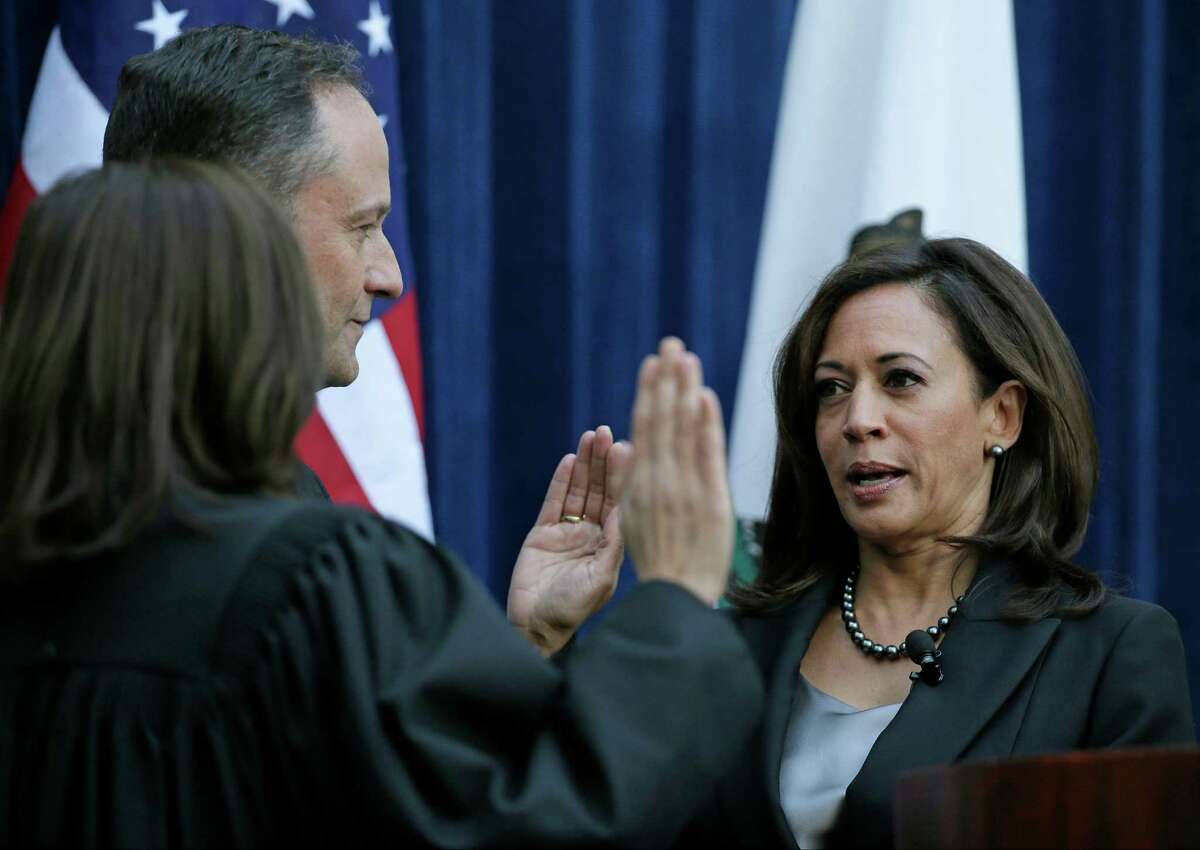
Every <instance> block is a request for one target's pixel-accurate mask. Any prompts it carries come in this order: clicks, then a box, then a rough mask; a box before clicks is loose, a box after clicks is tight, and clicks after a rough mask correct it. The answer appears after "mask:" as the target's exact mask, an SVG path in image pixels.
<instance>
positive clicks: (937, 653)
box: [904, 629, 946, 685]
mask: <svg viewBox="0 0 1200 850" xmlns="http://www.w3.org/2000/svg"><path fill="white" fill-rule="evenodd" d="M904 645H905V648H906V649H907V650H908V657H909V658H911V659H912V662H913V664H918V665H920V667H921V671H920V672H919V673H918V672H916V671H914V672H912V673H909V674H908V678H910V679H912V680H913V681H914V682H915V681H917V680H918V679H920V680H921V681H922V682H924V683H925V684H927V685H936V684H937V683H938V682H940V681H942V679H944V678H946V676H945V674H944V673H942V665H941V664H938V662H937V660H938V659H939V658H941V657H942V651H941V650H940V649H938V648H937V647H936V646H935V645H934V643H933V637H932V636H931V635H930V634H929V633H928V632H924V631H921V630H920V629H917V630H916V631H912V632H909V633H908V637H907V638H905V639H904Z"/></svg>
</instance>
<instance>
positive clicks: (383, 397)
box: [0, 0, 433, 538]
mask: <svg viewBox="0 0 1200 850" xmlns="http://www.w3.org/2000/svg"><path fill="white" fill-rule="evenodd" d="M391 17H392V13H391V3H390V0H324V2H322V0H224V2H222V0H92V2H87V0H62V3H61V4H60V12H59V21H58V25H57V26H56V27H55V28H54V30H53V32H52V33H51V36H50V41H49V44H48V45H47V47H46V54H45V57H44V58H43V60H42V66H41V70H40V72H39V75H38V80H37V86H36V88H35V90H34V95H33V101H32V104H31V106H30V110H29V114H28V116H27V118H26V124H25V133H24V137H23V139H22V145H21V161H20V163H19V164H18V167H17V169H16V171H15V173H14V174H13V178H12V182H11V184H10V186H9V190H8V195H7V198H6V200H5V202H4V207H3V210H2V212H0V281H3V279H4V274H5V273H6V272H7V268H8V263H9V259H10V257H11V254H12V248H13V243H14V242H15V240H16V235H17V231H18V228H19V226H20V220H21V216H22V215H23V214H24V211H25V209H26V207H28V205H29V204H30V202H31V201H32V200H33V199H34V198H35V197H36V196H37V195H38V194H39V193H40V192H44V191H46V189H48V188H49V187H50V186H52V185H53V184H54V183H55V181H57V180H58V179H59V178H61V177H63V176H64V175H67V174H69V173H72V172H76V171H79V170H81V169H85V168H90V167H94V166H97V165H99V164H100V157H101V148H102V142H103V138H104V127H105V124H106V123H107V121H108V113H109V110H110V109H111V107H112V102H113V97H114V95H115V93H116V86H117V76H118V74H119V72H120V70H121V66H122V65H124V63H125V61H126V60H127V59H128V58H129V57H130V56H133V55H136V54H139V53H146V52H149V51H151V50H156V49H158V48H159V47H161V46H162V45H164V44H165V43H166V42H167V41H169V40H170V39H172V38H174V37H175V36H177V35H179V34H180V33H181V32H183V31H184V30H186V29H190V28H192V27H204V26H209V25H211V24H217V23H238V24H245V25H247V26H252V27H257V28H263V29H276V30H280V31H282V32H287V33H291V34H296V35H300V34H305V35H312V36H314V37H318V38H323V39H337V40H339V41H344V42H349V43H350V44H353V45H354V46H355V47H356V48H358V50H359V52H360V53H361V54H362V57H363V60H362V61H363V69H364V72H365V77H366V80H367V83H368V84H369V86H370V100H371V104H372V106H374V107H375V111H376V113H377V114H378V115H379V121H380V123H381V124H382V126H383V130H384V133H385V135H386V136H387V140H388V146H389V148H390V152H391V182H392V214H391V215H390V216H389V217H388V219H387V222H386V224H385V231H386V232H387V236H388V238H389V240H390V241H391V243H392V246H393V247H394V248H395V250H396V257H397V259H398V260H399V262H400V268H401V271H402V272H403V275H404V281H405V288H406V291H405V294H404V295H403V297H401V298H400V299H399V300H398V301H387V300H382V299H377V300H376V302H375V309H374V313H373V316H372V321H371V322H370V323H369V324H368V325H367V328H366V333H365V334H364V335H363V338H362V341H361V342H360V343H359V346H358V360H359V365H360V371H359V377H358V380H356V381H355V382H354V383H353V384H352V385H351V386H349V387H340V388H333V389H327V390H324V391H322V392H321V393H319V394H318V396H317V411H316V412H315V413H314V414H313V416H312V418H311V419H310V420H309V422H308V423H307V424H306V425H305V427H304V429H303V430H302V431H301V433H300V436H299V438H298V440H297V443H296V448H297V451H298V453H299V455H300V457H301V458H302V459H303V460H304V461H305V462H306V463H308V465H309V466H311V467H312V468H313V469H315V470H316V472H317V474H318V475H319V476H320V478H321V480H322V481H323V482H324V484H325V486H326V488H327V489H328V490H329V492H330V494H331V495H332V496H333V498H334V500H336V501H339V502H348V503H354V504H360V505H364V506H367V507H370V508H373V509H374V510H376V511H378V512H379V513H381V514H383V515H385V516H388V517H390V518H392V519H396V520H398V521H400V522H403V523H405V524H406V525H408V526H409V527H411V528H413V529H415V530H416V531H418V532H420V533H422V534H424V535H426V536H427V537H430V538H432V536H433V521H432V517H431V515H430V507H429V495H428V487H427V484H426V476H425V455H424V451H423V448H422V439H423V436H424V409H423V398H422V391H421V349H420V337H419V334H418V327H417V302H416V295H415V292H414V290H413V282H414V274H413V264H412V251H411V246H410V244H409V238H408V221H407V214H406V203H405V192H404V187H405V181H404V175H405V166H404V157H403V148H402V146H401V135H400V111H399V99H398V96H397V76H396V74H397V71H396V57H395V52H394V48H393V45H392V40H391ZM0 285H2V284H0Z"/></svg>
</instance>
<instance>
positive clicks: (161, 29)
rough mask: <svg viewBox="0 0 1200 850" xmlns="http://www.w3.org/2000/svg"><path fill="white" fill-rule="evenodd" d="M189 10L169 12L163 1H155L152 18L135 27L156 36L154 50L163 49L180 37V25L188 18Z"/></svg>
mask: <svg viewBox="0 0 1200 850" xmlns="http://www.w3.org/2000/svg"><path fill="white" fill-rule="evenodd" d="M187 13H188V10H187V9H180V10H179V11H178V12H168V11H167V7H166V6H164V5H163V4H162V0H154V6H153V11H152V12H151V14H152V15H153V16H154V17H152V18H147V19H146V20H144V21H138V22H137V24H136V25H135V26H136V28H137V29H139V30H141V31H142V32H146V33H150V35H152V36H154V49H155V50H158V48H160V47H162V46H163V45H164V44H166V43H167V42H168V41H170V40H171V39H173V38H174V37H175V36H177V35H179V32H180V29H181V27H180V25H181V24H182V23H183V19H184V18H186V17H187Z"/></svg>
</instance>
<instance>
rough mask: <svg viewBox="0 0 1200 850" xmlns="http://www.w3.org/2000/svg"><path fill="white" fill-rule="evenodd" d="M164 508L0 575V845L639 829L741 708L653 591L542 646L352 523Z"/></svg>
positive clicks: (640, 838) (402, 538)
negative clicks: (138, 525) (49, 562)
mask: <svg viewBox="0 0 1200 850" xmlns="http://www.w3.org/2000/svg"><path fill="white" fill-rule="evenodd" d="M187 516H188V517H189V518H188V519H187V521H186V522H184V521H180V520H177V519H163V520H162V521H159V522H157V523H155V524H154V525H153V526H152V527H151V528H149V529H148V530H147V531H146V532H145V533H143V534H142V535H141V536H140V537H139V539H138V540H137V541H136V542H135V543H134V544H133V545H131V546H129V547H128V548H126V549H123V550H121V551H118V552H116V553H113V554H110V555H108V556H104V557H97V558H94V559H91V560H88V561H84V562H76V563H72V564H70V565H66V566H62V567H60V568H59V569H58V570H57V571H56V572H55V574H54V576H53V577H52V578H50V579H47V580H43V581H39V582H37V583H35V584H30V585H24V586H19V587H17V588H12V587H8V588H4V589H3V592H2V593H0V845H3V846H9V845H21V846H26V845H38V846H41V845H64V844H65V845H95V844H111V845H124V846H138V847H152V846H167V845H197V844H207V845H220V846H234V845H255V844H258V845H261V844H285V843H286V844H297V843H298V844H320V845H327V846H357V845H362V844H367V843H371V844H377V843H381V842H384V841H387V842H390V843H391V846H395V847H422V846H437V847H523V848H524V847H529V848H532V847H593V846H601V845H606V844H608V845H612V846H620V847H661V846H665V845H666V844H668V843H669V842H670V840H671V839H672V837H673V836H674V835H675V833H676V832H677V831H678V829H679V828H680V827H681V826H682V825H683V823H684V822H685V821H686V820H687V818H688V817H689V816H690V815H691V814H692V812H693V810H694V808H695V807H696V806H697V805H698V804H699V803H700V802H701V801H702V800H703V799H704V798H705V797H706V796H707V795H708V794H709V793H711V790H712V787H713V785H714V784H715V781H716V779H717V777H718V776H719V775H720V774H721V773H723V772H724V770H725V769H726V768H727V767H728V765H729V762H730V761H731V760H732V757H733V756H734V755H735V754H736V753H737V751H738V750H739V748H740V747H741V745H742V744H743V742H744V740H745V738H746V736H747V735H748V734H749V732H750V730H751V728H752V727H753V724H754V722H755V719H756V717H757V715H758V712H759V709H760V707H761V700H762V683H761V679H760V677H759V674H758V671H757V667H756V665H755V664H754V662H753V659H752V658H751V657H750V655H749V653H748V651H747V648H746V644H745V641H744V640H743V638H742V637H741V636H740V635H739V634H738V632H737V630H736V628H735V627H734V625H733V624H732V623H731V622H730V621H728V619H727V618H725V617H722V616H721V615H720V614H718V613H717V612H714V611H712V610H710V609H708V608H707V607H706V606H705V605H703V604H702V603H701V602H699V601H698V600H697V599H696V598H695V597H693V596H691V595H690V594H688V593H687V592H686V591H684V590H682V589H680V588H678V587H677V586H674V585H670V584H667V583H662V582H649V583H646V584H643V585H641V586H639V587H638V588H636V589H635V590H633V591H632V592H631V594H630V595H629V597H628V598H627V599H625V600H624V601H622V602H621V603H620V604H619V605H618V606H617V608H616V610H614V611H613V612H612V613H611V615H610V616H609V617H607V618H606V620H605V621H604V622H603V623H602V624H600V625H599V626H598V627H597V628H596V629H595V630H594V631H593V632H592V633H591V634H590V635H589V636H588V637H587V638H585V639H583V640H580V641H578V642H577V643H576V645H575V646H574V647H573V648H572V650H571V652H570V653H569V656H568V657H566V658H564V659H561V660H560V661H559V662H558V663H549V662H547V661H545V660H543V659H542V658H541V657H540V656H539V655H538V654H537V653H536V652H535V650H534V649H533V648H532V647H531V646H530V645H528V644H527V643H526V642H525V641H524V639H523V638H521V637H520V635H519V634H518V633H517V632H516V631H515V630H514V629H513V628H512V627H511V626H510V625H509V624H508V622H507V621H506V620H505V619H504V617H503V616H502V614H501V612H500V611H499V610H498V608H497V606H496V605H495V603H494V602H493V601H492V600H491V598H490V597H488V596H487V594H486V593H485V591H484V590H483V589H482V588H481V587H480V586H479V585H478V584H477V582H475V580H474V579H473V578H472V577H471V576H470V575H469V574H468V573H467V572H466V571H465V570H464V569H463V568H462V567H461V566H459V565H458V564H457V563H455V561H454V560H453V559H452V558H451V557H449V556H448V555H446V554H445V553H444V552H442V551H440V550H438V549H437V548H435V547H433V546H432V545H430V544H428V543H426V542H425V541H424V540H422V539H421V538H419V537H418V536H417V535H415V534H412V533H411V532H409V531H406V530H405V529H403V528H401V527H399V526H397V525H394V524H392V523H389V522H387V521H384V520H382V519H380V518H378V517H375V516H372V515H370V514H367V513H365V512H362V511H358V510H355V509H352V508H346V507H338V506H334V505H331V504H321V503H317V502H303V501H292V502H288V501H283V500H271V499H265V498H264V499H258V498H238V499H223V500H221V501H214V502H212V503H211V504H207V505H204V506H203V507H198V506H190V507H189V512H188V514H187ZM716 730H719V734H715V732H716Z"/></svg>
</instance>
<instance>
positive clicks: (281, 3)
mask: <svg viewBox="0 0 1200 850" xmlns="http://www.w3.org/2000/svg"><path fill="white" fill-rule="evenodd" d="M267 2H268V3H271V4H272V5H274V6H277V7H279V12H278V13H277V14H276V16H275V26H277V27H281V26H283V25H284V24H286V23H287V22H288V21H289V20H291V18H292V15H299V16H300V17H302V18H305V19H306V20H310V21H311V20H312V19H313V14H314V13H313V8H312V6H310V5H308V0H267Z"/></svg>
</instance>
